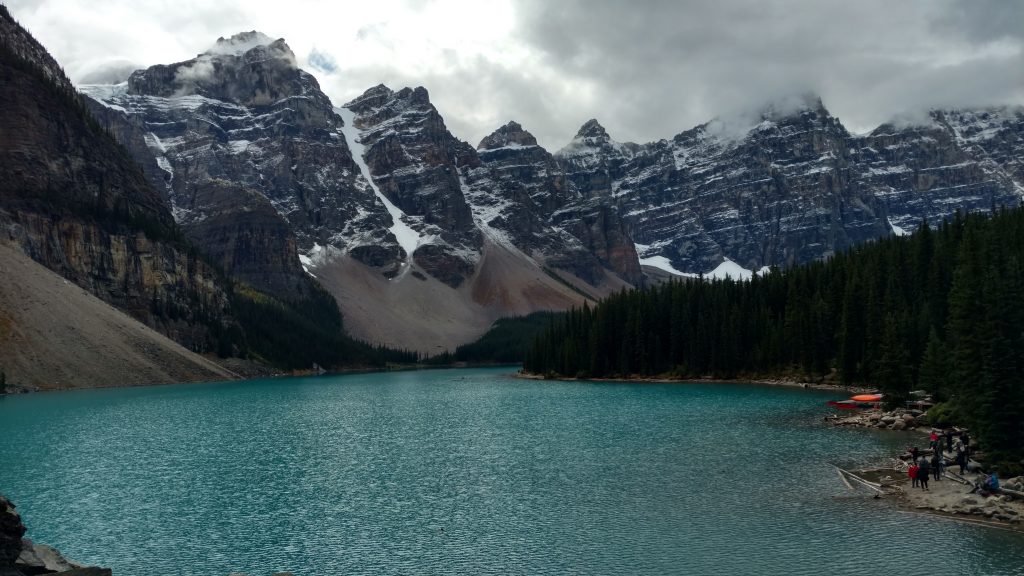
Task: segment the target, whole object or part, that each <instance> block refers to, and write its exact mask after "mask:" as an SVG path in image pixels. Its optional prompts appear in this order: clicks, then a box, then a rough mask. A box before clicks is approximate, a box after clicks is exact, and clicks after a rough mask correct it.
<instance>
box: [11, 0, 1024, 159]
mask: <svg viewBox="0 0 1024 576" xmlns="http://www.w3.org/2000/svg"><path fill="white" fill-rule="evenodd" d="M183 1H184V2H186V3H188V0H183ZM180 4H181V3H180V2H179V3H173V4H168V3H139V2H132V1H131V0H89V1H88V2H86V1H76V0H8V7H9V9H10V11H11V13H12V14H13V15H14V16H15V17H16V18H18V19H19V20H20V21H21V22H22V24H24V25H25V26H26V27H28V29H29V30H30V31H31V32H32V33H33V34H34V35H35V36H36V37H37V38H39V39H40V41H42V43H43V44H44V45H45V46H46V47H47V48H48V49H49V50H51V52H52V53H53V54H54V56H55V57H56V58H57V60H58V61H59V62H60V63H61V64H62V65H63V66H64V68H65V69H66V70H67V72H68V74H69V76H70V77H71V78H72V80H75V81H80V80H81V79H82V78H83V77H84V76H86V75H87V74H88V73H89V72H90V71H92V70H96V69H99V68H101V67H102V66H103V65H104V64H105V63H109V62H111V61H113V60H129V61H131V62H138V63H140V65H146V66H148V65H152V64H157V63H170V62H181V61H183V60H187V59H190V58H192V57H194V56H195V54H196V52H197V50H201V49H203V47H206V46H208V45H209V41H210V39H211V38H216V37H218V36H222V35H224V34H225V33H231V32H233V31H236V30H253V29H255V30H261V29H262V30H266V31H268V32H270V33H272V34H277V35H281V36H284V37H287V38H288V39H289V42H290V43H291V45H292V46H293V47H294V48H295V53H296V54H298V55H300V56H299V58H298V64H299V65H300V66H302V67H304V68H306V69H307V70H310V71H312V72H314V73H315V74H316V75H317V77H318V80H319V82H320V85H321V87H322V88H323V89H324V91H325V92H326V93H327V94H328V95H329V96H330V97H331V99H332V100H333V101H334V102H335V103H336V104H340V103H344V102H348V101H350V100H352V99H353V98H356V97H357V96H359V95H360V94H362V93H363V92H364V91H365V90H366V89H367V87H370V86H375V85H378V84H381V83H385V84H387V85H389V86H394V87H396V89H398V88H401V87H403V86H420V85H423V86H426V87H427V88H429V89H430V93H431V95H432V101H433V103H434V104H435V106H437V108H438V110H439V111H440V112H441V113H442V114H443V115H444V117H445V122H446V124H447V126H448V127H449V128H450V129H451V130H452V132H453V133H454V134H455V135H456V136H458V137H460V138H462V139H464V140H467V141H470V142H478V141H480V139H481V138H483V137H484V136H486V135H488V134H490V133H491V132H492V131H493V130H494V129H495V128H496V127H498V126H501V125H502V124H503V123H504V122H505V121H506V119H508V118H510V117H513V118H517V119H518V120H519V121H521V122H522V123H523V124H524V125H526V126H530V127H531V128H532V129H533V130H532V132H533V134H534V135H535V136H536V137H537V140H538V141H539V143H540V144H541V145H543V146H545V147H547V148H548V149H549V150H554V149H558V148H560V147H561V146H563V145H565V144H566V143H568V142H569V141H570V140H571V139H572V137H573V134H575V133H576V130H577V129H578V128H579V126H580V125H581V124H583V123H584V122H585V121H586V120H587V119H589V118H598V119H600V122H601V123H602V124H603V125H604V126H606V127H607V128H608V130H609V132H610V133H612V134H614V135H615V136H616V139H617V140H620V141H635V142H648V141H652V140H658V139H661V138H669V137H671V136H673V135H675V134H676V133H678V132H681V131H683V130H686V129H689V128H691V127H693V126H696V125H698V124H702V123H705V122H708V121H710V120H711V119H713V118H716V117H718V118H735V117H749V116H751V115H754V116H756V115H758V114H760V113H761V111H762V110H763V108H764V106H765V104H766V103H768V102H774V101H785V100H787V99H793V98H798V97H799V96H800V95H802V94H806V93H813V94H817V95H820V96H821V98H822V100H823V101H824V103H825V105H826V106H827V107H828V109H829V111H830V112H831V113H832V114H834V115H835V116H837V117H838V118H840V119H841V120H842V122H843V124H844V125H845V126H847V127H849V128H850V129H851V130H853V131H857V132H863V131H867V130H870V129H872V128H873V127H875V126H877V125H879V124H881V123H883V122H885V121H887V120H889V119H892V118H894V117H897V116H899V117H909V116H914V115H921V114H922V113H923V112H925V111H927V110H928V109H930V108H950V107H976V106H988V105H1001V104H1024V2H1020V1H1018V0H903V1H900V2H892V1H891V0H858V1H857V2H849V1H848V0H760V1H757V2H749V1H739V0H722V1H718V2H705V1H698V0H646V1H645V2H642V3H627V2H621V1H619V0H559V1H558V2H549V1H546V0H489V1H488V2H478V1H476V0H378V1H377V2H373V3H334V4H332V5H325V4H323V3H320V2H315V1H314V0H291V1H290V2H288V3H282V2H279V1H277V0H246V1H242V0H222V1H221V2H217V3H215V4H211V3H199V2H197V3H195V4H188V6H187V7H186V8H187V9H184V8H183V7H182V6H181V5H180ZM246 34H249V35H252V37H251V38H245V39H237V40H236V38H237V35H236V36H235V37H229V38H228V39H227V40H225V41H224V45H223V46H222V44H221V43H220V42H219V43H218V44H217V45H215V46H214V48H215V49H218V50H228V49H231V50H237V49H238V47H239V46H245V45H246V43H247V42H249V41H254V42H265V41H266V40H267V39H269V36H266V35H262V34H259V33H256V32H249V33H246ZM257 34H259V39H258V40H257V39H256V38H257V36H256V35H257ZM233 41H234V44H232V42H233ZM218 46H220V48H218Z"/></svg>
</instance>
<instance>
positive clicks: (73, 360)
mask: <svg viewBox="0 0 1024 576" xmlns="http://www.w3.org/2000/svg"><path fill="white" fill-rule="evenodd" d="M0 269H2V270H3V271H4V273H3V274H0V372H2V373H3V375H4V378H3V379H4V381H5V384H6V385H7V386H8V387H9V388H11V389H14V390H54V389H66V388H94V387H102V386H113V385H120V386H135V385H141V384H166V383H171V382H189V381H203V380H230V379H232V378H235V377H236V376H235V375H234V374H232V373H231V372H229V371H227V370H225V369H223V368H221V367H220V366H218V365H217V364H215V363H214V362H211V361H210V360H207V359H206V358H204V357H202V356H200V355H198V354H196V353H194V352H191V351H189V350H186V349H185V348H183V347H182V346H181V345H180V344H177V343H176V342H174V341H172V340H170V339H169V338H167V337H166V336H163V335H162V334H159V333H157V332H156V331H154V330H152V329H150V328H149V327H147V326H145V325H144V324H142V323H140V322H138V321H137V320H135V319H133V318H131V317H129V316H127V315H126V314H124V313H123V312H121V311H120V310H117V309H116V308H114V307H113V306H110V305H109V304H107V303H105V302H103V301H102V300H100V299H98V298H96V297H95V296H93V295H92V294H91V293H89V292H87V291H85V290H83V289H82V288H80V287H79V286H76V285H75V284H73V283H71V282H69V281H67V280H65V279H64V278H62V277H61V276H59V275H57V274H55V273H54V272H52V271H50V270H48V269H46V268H44V267H43V266H41V265H40V264H39V263H37V262H35V261H33V260H32V259H31V258H29V257H28V256H26V255H25V254H24V253H23V252H22V251H21V250H20V249H19V248H17V247H15V246H11V245H9V244H8V243H6V242H0Z"/></svg>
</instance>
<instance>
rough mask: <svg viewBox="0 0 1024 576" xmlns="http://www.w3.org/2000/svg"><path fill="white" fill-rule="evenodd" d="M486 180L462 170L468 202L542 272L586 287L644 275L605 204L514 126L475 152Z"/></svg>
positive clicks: (615, 211) (626, 237)
mask: <svg viewBox="0 0 1024 576" xmlns="http://www.w3.org/2000/svg"><path fill="white" fill-rule="evenodd" d="M477 151H478V154H479V156H480V159H481V161H482V164H483V166H484V168H486V172H482V173H481V171H479V170H477V171H474V170H468V171H465V172H466V173H467V177H466V180H467V181H469V182H472V183H473V186H471V187H470V188H471V189H472V190H473V191H474V194H473V196H472V202H473V204H474V206H479V207H481V208H483V209H484V210H483V211H486V212H488V213H490V214H493V216H492V217H491V218H490V219H487V222H486V223H487V224H488V225H489V226H490V227H492V228H495V229H497V230H500V231H502V232H503V233H504V234H505V235H507V236H508V237H509V238H511V239H512V241H513V243H514V244H515V245H516V246H518V247H520V248H522V249H524V250H530V251H531V253H533V251H535V252H536V253H535V256H536V257H537V258H538V259H540V260H542V261H543V262H544V263H545V264H546V265H548V266H551V267H553V268H558V269H561V270H566V271H568V272H571V273H572V274H574V275H575V276H577V277H579V278H581V279H583V280H584V281H585V282H587V283H588V284H590V285H591V286H597V285H600V284H601V283H602V282H603V281H604V277H605V275H606V273H607V272H608V271H610V272H612V273H613V274H615V275H616V276H618V277H619V278H621V279H622V280H625V281H626V282H629V283H631V284H634V285H638V284H640V283H641V282H642V273H641V271H640V265H639V262H638V260H637V255H636V250H635V247H634V245H633V241H632V239H631V237H630V235H629V232H628V231H627V230H626V227H625V225H624V223H623V221H622V218H621V217H620V215H619V212H618V209H617V208H616V207H615V206H614V205H613V204H612V203H611V202H610V201H609V200H608V199H607V198H602V197H591V196H589V195H588V194H585V193H584V192H581V190H580V188H579V186H578V184H577V183H575V182H572V181H570V180H569V179H568V178H567V177H566V173H565V171H564V170H563V169H562V167H561V166H559V164H558V162H557V161H556V159H555V157H554V156H552V155H551V153H549V152H548V151H547V150H545V149H544V148H542V147H540V146H538V145H537V140H536V139H535V138H534V137H533V135H532V134H530V133H529V132H527V131H526V130H524V129H523V128H522V126H520V125H519V124H517V123H515V122H510V123H509V124H507V125H505V126H503V127H501V128H499V129H498V130H496V131H495V132H494V133H492V134H491V135H489V136H487V137H486V138H484V139H483V140H482V141H481V142H480V145H479V146H478V147H477Z"/></svg>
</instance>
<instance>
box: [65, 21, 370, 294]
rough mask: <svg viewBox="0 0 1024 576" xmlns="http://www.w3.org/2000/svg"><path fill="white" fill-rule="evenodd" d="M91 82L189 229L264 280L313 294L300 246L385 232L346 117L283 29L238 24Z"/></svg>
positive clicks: (239, 269)
mask: <svg viewBox="0 0 1024 576" xmlns="http://www.w3.org/2000/svg"><path fill="white" fill-rule="evenodd" d="M83 92H84V93H85V94H87V95H89V96H90V97H91V98H92V103H93V105H92V108H93V111H94V112H95V113H96V114H97V116H99V117H100V118H101V120H102V122H103V123H104V125H105V126H107V127H108V128H109V129H110V130H111V132H112V133H113V134H114V135H115V136H116V137H117V138H118V140H119V141H120V142H121V143H122V144H124V145H125V146H126V147H127V148H128V149H129V150H130V151H131V153H132V155H133V156H134V157H135V159H136V160H137V161H138V162H139V163H140V164H141V165H142V166H143V167H144V168H145V170H146V174H147V176H148V177H149V180H150V181H151V182H152V183H153V184H154V185H155V186H157V187H159V188H161V189H162V190H163V191H164V194H165V197H166V199H167V202H168V203H169V204H170V205H171V207H172V210H173V213H174V216H175V218H176V220H177V221H178V223H179V224H180V225H181V227H182V229H183V231H184V232H185V234H186V235H187V236H188V237H189V238H190V239H191V240H192V241H194V242H195V243H196V244H197V245H198V246H199V247H200V248H202V249H203V250H204V251H207V252H209V253H210V254H211V255H213V256H214V257H215V258H216V260H217V262H218V263H219V264H220V265H221V266H223V267H224V269H225V270H226V271H228V272H230V273H231V274H233V275H235V276H237V277H239V278H241V279H243V280H245V281H247V282H249V283H251V284H253V285H254V286H256V287H257V288H260V289H262V290H266V291H268V292H270V293H272V294H275V295H277V296H280V297H284V298H296V297H303V296H306V295H308V292H309V290H310V285H309V282H308V279H307V278H306V275H305V273H304V271H303V269H302V265H301V263H300V261H299V252H302V253H303V254H310V253H314V252H316V251H317V250H318V248H317V247H320V248H323V247H326V246H336V247H341V248H344V249H346V250H348V249H356V248H358V247H360V246H376V245H377V243H378V241H379V240H381V239H382V236H381V234H382V229H383V228H386V225H385V222H386V219H387V213H386V212H385V211H384V210H383V207H382V206H380V205H379V204H377V203H376V202H375V198H374V195H373V193H372V191H371V190H370V189H369V187H368V186H367V185H366V184H365V182H360V181H358V177H359V170H358V168H357V167H356V165H355V164H354V163H353V161H352V157H351V154H350V153H349V150H348V147H347V146H346V144H345V141H344V139H343V138H342V137H341V134H340V128H341V125H342V123H341V119H340V118H339V117H338V115H337V114H335V113H334V111H333V109H332V106H331V103H330V100H328V98H327V97H326V96H325V95H324V94H323V93H322V92H321V91H320V89H319V86H318V85H317V83H316V80H315V79H314V78H313V77H312V76H310V75H309V74H306V73H305V72H303V71H301V70H299V69H298V68H297V67H296V65H295V57H294V55H293V54H292V53H291V50H290V49H289V48H288V46H287V45H286V44H285V43H284V41H283V40H276V41H275V40H272V39H270V38H267V37H265V36H263V35H261V34H259V33H255V32H248V33H242V34H238V35H236V36H234V37H232V38H231V39H228V40H225V39H220V40H219V41H218V42H217V44H215V45H214V46H213V47H211V48H210V49H209V50H208V51H206V52H204V53H203V54H200V55H199V56H197V57H196V58H194V59H192V60H189V61H186V62H179V63H176V64H171V65H158V66H153V67H150V68H148V69H146V70H140V71H137V72H135V73H133V74H132V76H131V77H130V78H129V80H128V82H127V83H125V84H121V85H117V86H85V87H83ZM370 252H371V253H372V252H373V251H372V250H371V251H370ZM355 253H356V254H361V253H362V252H360V250H355Z"/></svg>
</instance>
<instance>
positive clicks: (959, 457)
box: [953, 438, 967, 474]
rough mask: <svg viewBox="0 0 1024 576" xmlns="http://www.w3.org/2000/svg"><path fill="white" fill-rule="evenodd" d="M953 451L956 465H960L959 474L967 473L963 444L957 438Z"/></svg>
mask: <svg viewBox="0 0 1024 576" xmlns="http://www.w3.org/2000/svg"><path fill="white" fill-rule="evenodd" d="M953 449H954V450H956V463H957V464H959V465H960V473H961V474H965V473H966V472H967V452H966V451H965V450H964V443H963V442H961V441H960V439H959V438H957V439H956V444H954V445H953Z"/></svg>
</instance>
